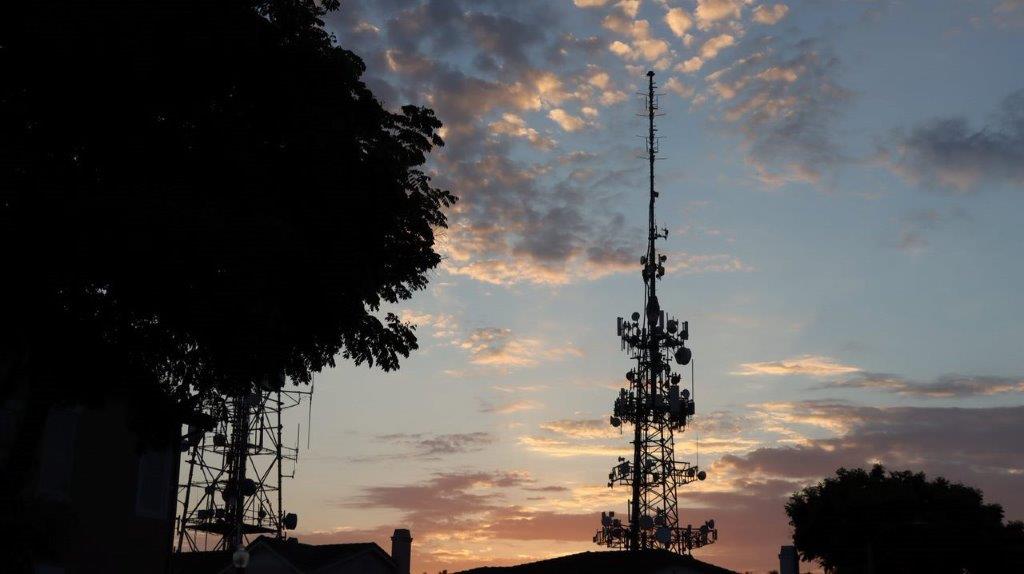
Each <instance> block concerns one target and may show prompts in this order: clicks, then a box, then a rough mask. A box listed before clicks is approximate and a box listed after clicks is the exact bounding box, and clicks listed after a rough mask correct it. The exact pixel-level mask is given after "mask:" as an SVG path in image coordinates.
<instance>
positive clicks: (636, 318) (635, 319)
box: [630, 311, 640, 321]
mask: <svg viewBox="0 0 1024 574" xmlns="http://www.w3.org/2000/svg"><path fill="white" fill-rule="evenodd" d="M630 317H631V318H632V319H633V320H634V321H639V320H640V313H638V312H636V311H633V314H632V315H630Z"/></svg>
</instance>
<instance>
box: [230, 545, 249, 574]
mask: <svg viewBox="0 0 1024 574" xmlns="http://www.w3.org/2000/svg"><path fill="white" fill-rule="evenodd" d="M231 563H232V564H234V565H235V572H236V573H237V574H244V573H245V568H246V566H248V565H249V551H248V550H246V549H245V546H242V545H241V544H239V545H238V548H237V549H236V550H235V553H234V554H232V555H231Z"/></svg>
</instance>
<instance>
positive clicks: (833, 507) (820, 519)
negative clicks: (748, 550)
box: [786, 465, 1024, 574]
mask: <svg viewBox="0 0 1024 574" xmlns="http://www.w3.org/2000/svg"><path fill="white" fill-rule="evenodd" d="M786 513H787V514H788V515H789V518H790V524H791V525H792V526H793V528H794V535H793V541H794V543H795V544H796V547H797V550H798V551H799V552H800V554H801V557H802V558H803V559H804V560H817V561H818V562H819V563H821V565H822V566H824V567H825V568H826V569H827V570H829V571H833V572H837V573H839V574H845V573H849V572H857V573H861V572H876V573H883V572H930V573H938V574H941V573H945V572H949V573H956V574H960V573H962V572H970V573H983V572H1009V571H1018V570H1016V568H1020V567H1021V566H1024V554H1022V549H1024V536H1022V526H1024V525H1022V524H1021V523H1020V522H1011V523H1010V524H1008V525H1006V524H1004V523H1003V509H1002V507H1000V506H999V505H998V504H986V503H985V502H984V500H983V498H982V493H981V491H979V490H977V489H975V488H971V487H968V486H964V485H962V484H958V483H951V482H949V481H947V480H945V479H943V478H936V479H935V480H932V481H929V480H927V478H926V477H925V475H924V474H923V473H920V472H919V473H913V472H910V471H902V472H888V473H887V472H886V471H885V469H884V468H883V467H882V466H881V465H875V466H874V467H873V468H872V469H871V470H870V471H865V470H863V469H854V470H848V469H845V468H840V469H839V470H838V471H836V476H835V477H829V478H826V479H825V480H823V481H821V482H819V483H818V484H817V485H815V486H810V487H807V488H804V489H803V490H801V491H800V492H797V493H796V494H794V495H793V496H792V497H791V498H790V500H789V502H788V503H787V504H786Z"/></svg>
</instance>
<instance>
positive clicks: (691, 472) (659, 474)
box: [594, 72, 718, 554]
mask: <svg viewBox="0 0 1024 574" xmlns="http://www.w3.org/2000/svg"><path fill="white" fill-rule="evenodd" d="M655 87H656V85H655V83H654V72H647V93H646V94H644V95H645V96H646V98H645V101H646V112H647V114H646V115H647V120H648V127H647V138H646V143H647V159H648V165H649V183H650V187H649V192H650V199H649V204H648V231H647V252H646V254H645V255H644V256H643V257H641V258H640V264H641V266H642V273H641V274H642V276H643V280H644V313H643V314H642V315H641V313H639V312H634V313H633V314H632V315H631V316H630V319H628V320H627V319H623V318H622V317H619V318H618V321H617V332H618V336H619V337H620V339H621V344H622V348H623V350H625V351H626V352H627V354H628V355H629V356H630V358H631V359H633V360H635V361H636V367H635V368H633V369H630V371H629V372H627V373H626V379H627V380H628V381H629V385H630V386H629V390H628V391H627V390H626V389H625V388H623V389H620V391H619V396H618V398H616V400H615V406H614V414H613V415H612V417H611V419H610V423H611V425H612V426H614V427H619V426H621V425H622V424H623V423H627V424H632V425H633V459H632V460H631V461H627V460H626V459H624V458H621V457H620V458H619V461H618V464H617V465H616V466H614V467H613V468H612V471H611V473H609V475H608V486H609V487H612V486H614V485H616V484H621V485H629V486H630V487H631V491H632V498H631V499H630V504H629V516H628V520H627V522H626V524H623V523H622V521H621V519H619V518H616V517H615V513H614V512H606V513H602V514H601V529H600V530H598V531H597V534H596V535H595V536H594V542H595V543H598V544H602V545H606V546H609V547H612V548H620V549H628V550H632V551H640V550H651V549H655V548H664V549H667V550H671V551H674V552H677V553H680V554H682V553H686V552H689V551H691V550H692V549H693V548H699V547H700V546H704V545H706V544H711V543H713V542H714V541H715V540H717V538H718V531H717V530H716V529H715V523H714V521H713V520H708V521H706V522H705V523H704V524H702V525H700V526H698V527H696V528H694V527H693V526H692V525H687V526H686V527H682V526H681V525H680V523H679V512H678V508H677V501H676V487H677V485H678V484H688V483H690V482H693V481H695V480H704V479H705V478H706V474H705V473H704V471H702V470H700V469H698V468H697V467H696V466H694V465H691V464H690V463H688V462H683V461H677V460H676V458H675V444H674V435H673V433H674V431H680V432H681V431H682V430H683V429H684V428H685V426H686V423H687V421H688V419H689V417H691V416H692V415H693V414H694V412H695V405H694V401H693V399H692V398H691V397H690V392H689V390H688V389H685V388H683V389H680V384H679V383H680V382H681V380H682V375H681V374H680V373H677V372H673V371H672V366H671V360H672V359H674V360H675V362H676V364H677V365H678V366H680V367H681V366H685V365H687V364H689V362H690V359H691V352H690V349H688V348H687V347H686V344H685V343H686V340H687V339H688V338H689V326H688V323H687V322H686V321H679V320H677V319H675V318H669V319H667V320H666V318H665V312H664V311H662V309H661V305H660V303H659V301H658V295H657V285H658V281H659V280H661V278H662V277H663V276H664V275H665V267H664V263H665V261H666V260H667V257H666V256H665V255H663V254H659V253H658V250H657V240H658V239H665V238H666V237H668V230H667V229H662V230H660V231H659V230H658V228H657V224H656V223H657V222H656V220H655V217H654V206H655V200H656V199H657V197H658V192H657V191H656V190H655V186H654V162H655V160H656V159H657V154H658V138H657V137H656V135H655V134H656V133H657V128H655V126H654V118H655V117H656V116H657V115H660V114H658V113H657V110H658V94H656V93H655Z"/></svg>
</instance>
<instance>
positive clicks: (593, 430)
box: [540, 418, 620, 439]
mask: <svg viewBox="0 0 1024 574" xmlns="http://www.w3.org/2000/svg"><path fill="white" fill-rule="evenodd" d="M540 428H541V429H543V430H546V431H550V432H552V433H555V434H559V435H562V436H565V437H570V438H583V439H604V438H616V437H619V436H620V433H619V431H618V430H616V429H615V428H613V427H612V426H611V424H609V422H608V419H607V418H603V419H563V420H557V421H549V422H546V423H541V424H540Z"/></svg>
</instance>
